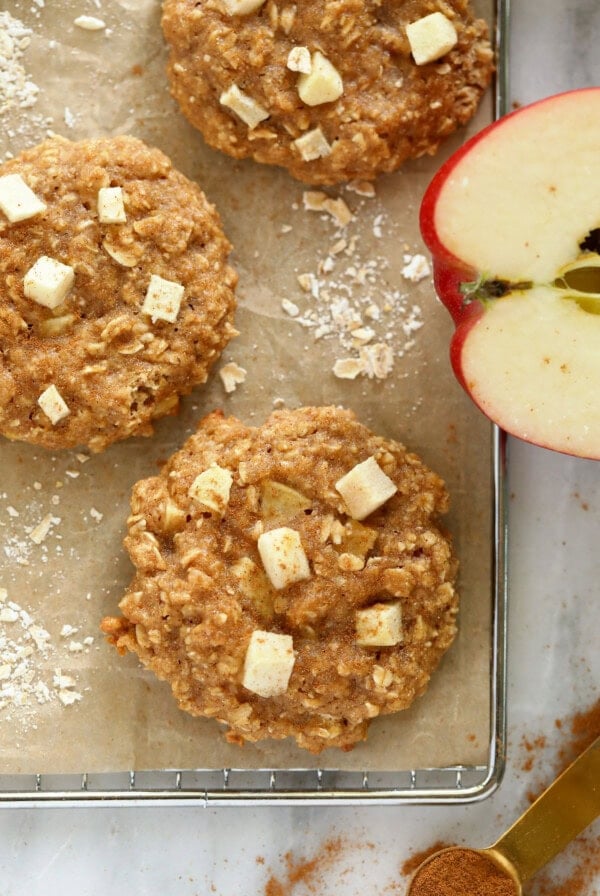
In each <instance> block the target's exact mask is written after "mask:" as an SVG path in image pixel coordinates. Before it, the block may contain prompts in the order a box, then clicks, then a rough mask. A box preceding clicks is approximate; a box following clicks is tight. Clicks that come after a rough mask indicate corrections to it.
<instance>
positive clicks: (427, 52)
mask: <svg viewBox="0 0 600 896" xmlns="http://www.w3.org/2000/svg"><path fill="white" fill-rule="evenodd" d="M406 36H407V37H408V42H409V44H410V49H411V52H412V55H413V59H414V60H415V62H416V63H417V65H426V64H427V63H428V62H435V60H436V59H440V58H441V57H442V56H445V55H446V53H449V52H450V50H451V49H452V48H453V47H454V46H456V43H457V41H458V34H457V33H456V28H455V27H454V25H453V24H452V22H451V21H450V19H449V18H447V17H446V16H445V15H444V14H443V13H442V12H432V13H431V14H430V15H428V16H423V18H422V19H417V21H416V22H411V23H410V25H407V26H406Z"/></svg>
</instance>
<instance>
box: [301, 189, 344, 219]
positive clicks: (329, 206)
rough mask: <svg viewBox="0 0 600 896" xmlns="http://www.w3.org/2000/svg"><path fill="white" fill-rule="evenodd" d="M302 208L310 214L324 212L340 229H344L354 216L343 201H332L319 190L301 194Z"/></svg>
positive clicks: (339, 199)
mask: <svg viewBox="0 0 600 896" xmlns="http://www.w3.org/2000/svg"><path fill="white" fill-rule="evenodd" d="M302 201H303V203H304V208H305V209H307V211H310V212H326V213H327V214H328V215H331V217H332V218H333V219H334V220H335V222H336V224H338V225H339V226H340V227H346V226H347V225H348V224H349V223H350V222H351V221H352V220H353V219H354V215H353V214H352V212H351V211H350V209H349V208H348V206H347V205H346V203H345V202H344V200H343V199H341V198H340V197H338V198H337V199H332V198H331V196H328V195H327V193H323V192H321V191H320V190H305V191H304V193H303V194H302Z"/></svg>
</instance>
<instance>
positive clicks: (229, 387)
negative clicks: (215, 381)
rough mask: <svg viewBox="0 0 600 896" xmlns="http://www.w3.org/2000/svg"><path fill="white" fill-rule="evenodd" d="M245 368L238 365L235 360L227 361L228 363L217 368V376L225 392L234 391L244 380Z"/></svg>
mask: <svg viewBox="0 0 600 896" xmlns="http://www.w3.org/2000/svg"><path fill="white" fill-rule="evenodd" d="M247 372H248V371H247V370H245V369H244V368H243V367H240V366H239V364H236V363H235V361H229V363H228V364H224V365H223V367H221V369H220V370H219V376H220V377H221V382H222V383H223V386H224V388H225V391H226V392H227V394H230V393H231V392H235V390H236V388H237V387H238V386H239V385H241V383H245V382H246V375H247Z"/></svg>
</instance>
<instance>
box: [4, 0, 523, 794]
mask: <svg viewBox="0 0 600 896" xmlns="http://www.w3.org/2000/svg"><path fill="white" fill-rule="evenodd" d="M508 23H509V0H497V3H496V6H495V29H494V30H495V45H496V51H497V60H498V63H497V74H496V78H495V87H494V89H495V103H494V105H495V109H494V113H495V116H496V117H498V116H500V115H502V114H504V113H505V112H507V111H508ZM506 462H507V460H506V438H505V436H504V434H503V433H502V432H500V431H499V430H497V429H496V428H493V430H492V436H491V457H490V463H491V467H492V489H491V501H492V503H493V506H492V509H491V525H492V544H491V546H490V550H491V552H492V559H491V580H490V612H491V620H490V622H491V627H490V638H491V644H490V645H489V647H490V669H489V673H490V674H489V719H490V722H489V741H488V747H487V757H486V761H485V763H483V764H480V765H457V766H449V767H438V768H407V769H405V770H397V771H393V772H392V771H390V772H386V771H373V770H368V771H367V770H365V771H356V770H355V771H347V770H339V769H338V770H336V769H330V768H327V769H325V768H323V769H321V768H316V769H315V768H311V769H307V768H300V767H298V768H286V769H270V768H256V769H246V768H244V769H242V768H239V769H236V768H233V767H232V768H219V769H214V768H213V769H162V770H156V771H139V770H135V769H131V770H129V771H123V772H114V773H113V772H102V773H86V772H85V771H84V770H82V772H81V773H80V774H79V773H78V774H45V773H42V772H40V773H38V774H16V775H15V774H10V775H9V774H0V805H3V806H7V807H8V806H24V805H27V806H65V805H71V806H73V805H87V806H91V805H98V806H99V805H104V804H107V803H110V804H118V805H135V804H137V805H142V804H147V805H161V804H162V805H165V804H169V803H182V802H183V803H185V804H188V805H198V806H207V807H208V806H222V805H261V804H269V805H309V804H310V805H313V804H327V805H343V804H371V805H375V804H380V805H382V804H389V805H391V804H395V805H402V804H431V803H455V804H461V803H468V802H476V801H479V800H482V799H484V798H486V797H487V796H489V795H490V794H491V793H492V792H493V791H494V790H495V789H496V787H497V786H498V785H499V783H500V781H501V779H502V775H503V771H504V757H505V745H506V644H507V571H506V560H507V519H506V507H507V499H506Z"/></svg>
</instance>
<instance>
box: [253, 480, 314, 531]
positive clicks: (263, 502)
mask: <svg viewBox="0 0 600 896" xmlns="http://www.w3.org/2000/svg"><path fill="white" fill-rule="evenodd" d="M311 506H312V505H311V500H310V498H307V497H306V495H303V494H302V492H298V491H296V489H295V488H291V487H290V486H289V485H285V484H284V483H283V482H276V481H275V480H273V479H266V480H265V481H264V482H263V483H262V484H261V487H260V513H261V516H262V518H263V520H264V521H265V522H266V523H273V522H274V521H278V522H285V521H286V520H291V519H292V517H294V516H296V514H297V513H301V512H302V511H303V510H308V509H309V508H310V507H311Z"/></svg>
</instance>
